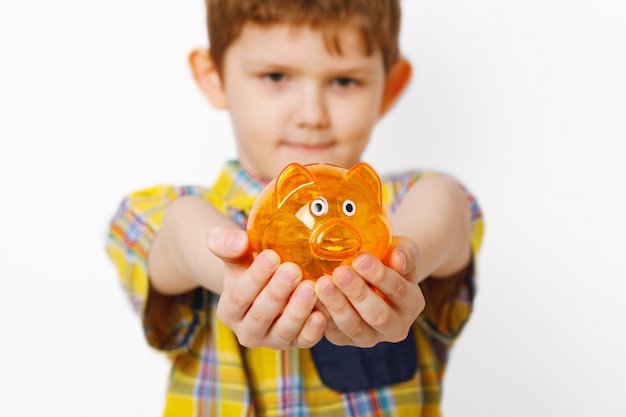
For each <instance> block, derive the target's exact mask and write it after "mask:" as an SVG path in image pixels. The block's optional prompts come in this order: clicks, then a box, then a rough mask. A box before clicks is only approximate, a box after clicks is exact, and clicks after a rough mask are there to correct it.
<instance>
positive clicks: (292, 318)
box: [271, 281, 319, 346]
mask: <svg viewBox="0 0 626 417" xmlns="http://www.w3.org/2000/svg"><path fill="white" fill-rule="evenodd" d="M315 301H316V297H315V287H314V283H313V282H312V281H304V282H302V283H300V285H298V287H297V288H296V289H295V291H294V292H293V293H292V294H291V297H290V298H289V301H288V303H287V305H286V306H285V309H284V311H283V312H282V314H281V315H280V317H279V318H278V319H277V320H276V323H275V324H274V325H273V326H272V329H271V333H272V335H271V337H272V339H274V342H275V344H276V345H277V346H292V345H294V343H295V342H296V339H297V338H298V335H299V334H300V331H301V330H302V328H303V325H304V323H305V322H306V320H307V319H308V318H309V316H310V315H311V312H312V311H313V307H314V306H315ZM318 322H319V321H318ZM318 322H317V323H318ZM318 324H319V323H318ZM306 337H309V334H308V333H307V335H306V336H305V338H306Z"/></svg>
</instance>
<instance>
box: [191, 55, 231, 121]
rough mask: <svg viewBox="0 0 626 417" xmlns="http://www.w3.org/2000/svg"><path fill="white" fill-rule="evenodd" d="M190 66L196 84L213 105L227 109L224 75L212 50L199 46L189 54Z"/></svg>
mask: <svg viewBox="0 0 626 417" xmlns="http://www.w3.org/2000/svg"><path fill="white" fill-rule="evenodd" d="M189 68H190V69H191V74H192V75H193V79H194V80H195V81H196V85H197V86H198V88H199V89H200V91H201V92H202V94H203V95H204V97H206V99H207V100H209V103H211V106H213V107H214V108H216V109H225V108H227V107H228V101H227V100H226V91H225V90H224V84H223V83H222V77H221V76H220V73H219V70H218V68H217V66H216V65H215V63H214V62H213V58H212V57H211V51H210V50H209V49H205V48H197V49H194V50H193V51H191V53H190V54H189Z"/></svg>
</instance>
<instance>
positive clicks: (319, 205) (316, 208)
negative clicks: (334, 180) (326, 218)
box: [311, 197, 328, 217]
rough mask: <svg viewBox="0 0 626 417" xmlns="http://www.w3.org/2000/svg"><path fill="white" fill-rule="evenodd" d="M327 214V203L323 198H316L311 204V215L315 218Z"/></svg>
mask: <svg viewBox="0 0 626 417" xmlns="http://www.w3.org/2000/svg"><path fill="white" fill-rule="evenodd" d="M327 212H328V203H327V202H326V200H325V199H324V197H318V198H316V199H315V201H313V202H312V203H311V213H313V214H314V215H315V216H318V217H319V216H323V215H324V214H326V213H327Z"/></svg>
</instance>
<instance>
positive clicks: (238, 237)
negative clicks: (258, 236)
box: [226, 232, 244, 252]
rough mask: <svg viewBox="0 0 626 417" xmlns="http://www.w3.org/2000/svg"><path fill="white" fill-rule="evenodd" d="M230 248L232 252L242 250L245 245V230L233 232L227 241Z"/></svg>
mask: <svg viewBox="0 0 626 417" xmlns="http://www.w3.org/2000/svg"><path fill="white" fill-rule="evenodd" d="M226 245H227V247H228V250H229V251H231V252H241V251H242V250H243V246H244V234H243V232H236V233H231V234H230V236H228V241H227V243H226Z"/></svg>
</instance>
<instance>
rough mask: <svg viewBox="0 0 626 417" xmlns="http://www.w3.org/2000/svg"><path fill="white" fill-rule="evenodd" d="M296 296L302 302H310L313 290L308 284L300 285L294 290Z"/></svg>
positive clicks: (313, 294) (312, 297)
mask: <svg viewBox="0 0 626 417" xmlns="http://www.w3.org/2000/svg"><path fill="white" fill-rule="evenodd" d="M296 298H297V299H298V300H300V301H302V302H303V303H310V302H311V301H313V299H314V298H315V290H314V289H313V287H312V286H310V285H306V284H305V285H302V286H300V287H299V288H298V289H297V291H296Z"/></svg>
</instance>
